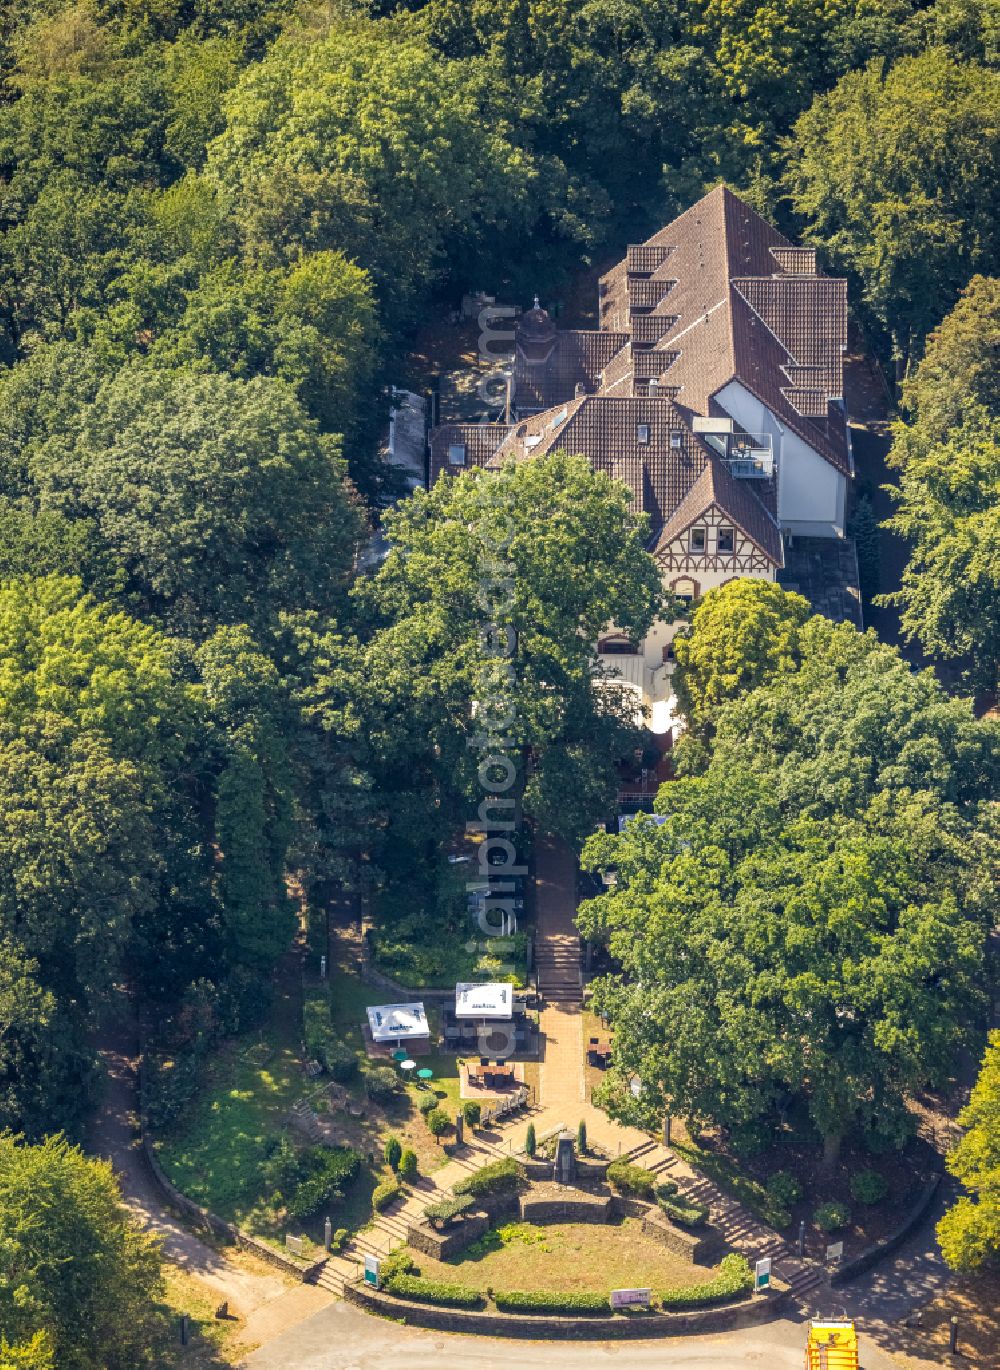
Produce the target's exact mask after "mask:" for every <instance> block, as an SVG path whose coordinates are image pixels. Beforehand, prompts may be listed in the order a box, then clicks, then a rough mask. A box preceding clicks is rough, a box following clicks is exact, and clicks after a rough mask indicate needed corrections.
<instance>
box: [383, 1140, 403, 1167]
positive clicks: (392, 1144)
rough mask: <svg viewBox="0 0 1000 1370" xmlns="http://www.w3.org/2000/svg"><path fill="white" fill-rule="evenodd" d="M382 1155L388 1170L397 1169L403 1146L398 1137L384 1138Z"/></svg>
mask: <svg viewBox="0 0 1000 1370" xmlns="http://www.w3.org/2000/svg"><path fill="white" fill-rule="evenodd" d="M382 1155H383V1157H384V1158H385V1163H386V1165H387V1166H388V1167H389V1169H390V1170H398V1169H399V1162H400V1159H401V1157H402V1155H403V1146H402V1143H401V1142H400V1140H399V1138H398V1137H386V1139H385V1148H384V1150H383V1152H382Z"/></svg>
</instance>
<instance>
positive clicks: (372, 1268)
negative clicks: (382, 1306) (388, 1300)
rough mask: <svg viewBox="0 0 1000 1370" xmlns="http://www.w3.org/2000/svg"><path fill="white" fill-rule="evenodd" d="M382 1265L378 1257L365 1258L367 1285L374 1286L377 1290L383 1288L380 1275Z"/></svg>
mask: <svg viewBox="0 0 1000 1370" xmlns="http://www.w3.org/2000/svg"><path fill="white" fill-rule="evenodd" d="M381 1264H382V1263H381V1261H380V1260H379V1258H378V1256H366V1257H365V1284H370V1285H373V1286H374V1287H375V1288H376V1289H381V1288H382V1285H381V1284H380V1282H379V1273H378V1272H379V1268H380V1266H381Z"/></svg>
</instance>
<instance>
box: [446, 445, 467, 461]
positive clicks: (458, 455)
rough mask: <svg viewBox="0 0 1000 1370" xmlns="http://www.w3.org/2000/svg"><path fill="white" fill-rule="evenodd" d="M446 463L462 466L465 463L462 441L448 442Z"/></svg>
mask: <svg viewBox="0 0 1000 1370" xmlns="http://www.w3.org/2000/svg"><path fill="white" fill-rule="evenodd" d="M448 465H449V466H464V465H465V443H464V442H452V443H449V444H448Z"/></svg>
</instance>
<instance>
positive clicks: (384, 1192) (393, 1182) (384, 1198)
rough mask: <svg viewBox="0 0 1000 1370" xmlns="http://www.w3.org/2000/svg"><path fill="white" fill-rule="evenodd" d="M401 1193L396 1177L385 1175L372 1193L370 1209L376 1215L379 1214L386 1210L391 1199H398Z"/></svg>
mask: <svg viewBox="0 0 1000 1370" xmlns="http://www.w3.org/2000/svg"><path fill="white" fill-rule="evenodd" d="M402 1192H403V1186H402V1185H401V1184H400V1182H399V1178H398V1177H397V1176H396V1175H385V1176H383V1178H382V1179H381V1180H379V1182H378V1184H377V1185H376V1186H375V1189H374V1191H373V1193H372V1208H374V1210H375V1212H376V1213H381V1212H382V1210H383V1209H385V1208H388V1207H389V1205H390V1204H391V1203H392V1201H393V1199H398V1198H399V1196H400V1194H402Z"/></svg>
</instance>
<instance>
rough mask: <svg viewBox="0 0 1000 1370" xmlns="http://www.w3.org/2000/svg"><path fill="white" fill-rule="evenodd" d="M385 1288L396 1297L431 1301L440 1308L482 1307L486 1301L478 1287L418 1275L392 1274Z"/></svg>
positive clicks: (422, 1301) (424, 1301)
mask: <svg viewBox="0 0 1000 1370" xmlns="http://www.w3.org/2000/svg"><path fill="white" fill-rule="evenodd" d="M386 1288H387V1289H388V1291H389V1293H390V1294H395V1295H396V1297H397V1298H400V1299H413V1300H414V1302H416V1303H433V1304H437V1305H438V1306H439V1307H441V1308H482V1307H483V1306H484V1304H485V1302H486V1300H485V1299H484V1298H483V1296H482V1294H480V1292H479V1290H478V1289H467V1288H466V1286H465V1285H463V1284H443V1283H441V1282H440V1281H438V1280H425V1279H422V1278H421V1277H420V1276H419V1275H393V1276H392V1278H391V1279H390V1280H389V1281H388V1283H387V1285H386Z"/></svg>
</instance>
